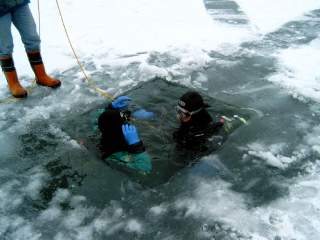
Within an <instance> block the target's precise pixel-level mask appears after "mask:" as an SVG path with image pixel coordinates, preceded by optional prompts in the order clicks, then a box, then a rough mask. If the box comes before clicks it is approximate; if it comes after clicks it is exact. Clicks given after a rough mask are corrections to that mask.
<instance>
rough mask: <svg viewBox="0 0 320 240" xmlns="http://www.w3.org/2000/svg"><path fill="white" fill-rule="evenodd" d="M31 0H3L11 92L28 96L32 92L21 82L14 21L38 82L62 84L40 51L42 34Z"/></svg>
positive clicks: (2, 53) (1, 53)
mask: <svg viewBox="0 0 320 240" xmlns="http://www.w3.org/2000/svg"><path fill="white" fill-rule="evenodd" d="M29 3H30V0H0V61H1V68H2V71H3V72H4V75H5V77H6V79H7V82H8V87H9V89H10V91H11V94H12V95H13V96H14V97H16V98H25V97H27V95H28V93H27V91H26V89H25V88H23V87H22V86H21V85H20V82H19V80H18V76H17V72H16V69H15V66H14V61H13V58H12V53H13V39H12V33H11V24H12V23H13V24H14V25H15V27H16V28H17V29H18V31H19V33H20V36H21V39H22V42H23V44H24V46H25V49H26V52H27V55H28V59H29V62H30V64H31V67H32V69H33V71H34V73H35V76H36V82H37V84H38V85H41V86H46V87H51V88H56V87H59V86H60V85H61V82H60V81H59V80H57V79H53V78H51V77H50V76H48V75H47V74H46V71H45V67H44V65H43V62H42V58H41V54H40V37H39V35H38V33H37V29H36V24H35V22H34V19H33V16H32V13H31V11H30V8H29V5H28V4H29Z"/></svg>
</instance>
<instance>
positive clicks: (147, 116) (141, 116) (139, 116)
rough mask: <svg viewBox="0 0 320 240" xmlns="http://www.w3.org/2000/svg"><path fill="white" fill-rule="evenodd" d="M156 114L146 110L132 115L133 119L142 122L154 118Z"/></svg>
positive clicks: (140, 110)
mask: <svg viewBox="0 0 320 240" xmlns="http://www.w3.org/2000/svg"><path fill="white" fill-rule="evenodd" d="M154 116H155V114H154V113H153V112H147V111H146V110H144V109H139V110H137V111H135V112H133V113H132V117H134V118H136V119H140V120H147V119H150V118H154Z"/></svg>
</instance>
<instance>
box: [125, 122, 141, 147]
mask: <svg viewBox="0 0 320 240" xmlns="http://www.w3.org/2000/svg"><path fill="white" fill-rule="evenodd" d="M122 133H123V136H124V138H125V140H126V141H127V143H128V145H133V144H136V143H138V142H140V138H139V136H138V132H137V129H136V127H135V126H134V125H130V124H123V125H122Z"/></svg>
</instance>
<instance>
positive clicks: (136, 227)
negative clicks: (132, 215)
mask: <svg viewBox="0 0 320 240" xmlns="http://www.w3.org/2000/svg"><path fill="white" fill-rule="evenodd" d="M126 231H128V232H135V233H141V232H142V225H141V223H139V222H138V220H136V219H130V220H129V221H128V222H127V226H126Z"/></svg>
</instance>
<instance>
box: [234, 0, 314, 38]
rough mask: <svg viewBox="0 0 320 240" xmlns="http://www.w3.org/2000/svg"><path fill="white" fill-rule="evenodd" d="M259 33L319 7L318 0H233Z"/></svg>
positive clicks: (266, 31) (271, 29) (276, 27)
mask: <svg viewBox="0 0 320 240" xmlns="http://www.w3.org/2000/svg"><path fill="white" fill-rule="evenodd" d="M235 1H236V2H237V3H238V4H239V6H240V8H241V9H242V10H243V11H244V12H245V14H246V15H247V16H248V18H249V19H250V20H251V22H252V24H253V25H255V26H256V27H257V28H258V30H259V31H260V32H261V33H264V34H265V33H268V32H272V31H275V30H277V29H278V28H279V27H281V26H282V25H283V24H285V23H287V22H289V21H291V20H293V19H295V18H297V17H300V16H302V15H303V14H304V13H307V12H309V11H311V10H314V9H318V8H320V2H319V1H318V0H308V1H304V0H281V1H268V0H235Z"/></svg>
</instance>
